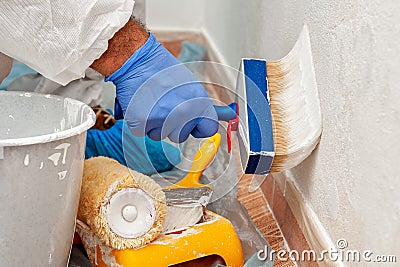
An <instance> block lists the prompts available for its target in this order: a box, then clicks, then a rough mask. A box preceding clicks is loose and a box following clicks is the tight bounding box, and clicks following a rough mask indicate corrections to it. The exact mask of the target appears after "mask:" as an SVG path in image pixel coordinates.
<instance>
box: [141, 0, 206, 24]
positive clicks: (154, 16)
mask: <svg viewBox="0 0 400 267" xmlns="http://www.w3.org/2000/svg"><path fill="white" fill-rule="evenodd" d="M203 11H204V2H203V0H200V1H199V0H184V1H182V0H167V1H163V0H146V24H147V26H148V28H149V29H151V30H189V31H199V30H200V29H201V27H202V25H203V19H204V16H203Z"/></svg>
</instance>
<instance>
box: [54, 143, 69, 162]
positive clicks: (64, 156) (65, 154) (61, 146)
mask: <svg viewBox="0 0 400 267" xmlns="http://www.w3.org/2000/svg"><path fill="white" fill-rule="evenodd" d="M70 146H71V144H70V143H62V144H60V145H58V146H57V147H56V148H55V149H63V150H64V152H63V158H62V164H63V165H65V159H66V157H67V151H68V148H69V147H70Z"/></svg>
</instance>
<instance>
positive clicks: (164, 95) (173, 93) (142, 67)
mask: <svg viewBox="0 0 400 267" xmlns="http://www.w3.org/2000/svg"><path fill="white" fill-rule="evenodd" d="M106 81H112V82H113V83H114V84H115V86H116V93H117V101H118V102H119V105H120V107H121V109H122V112H123V115H124V118H125V120H126V121H127V122H128V124H129V127H130V128H131V131H132V132H133V133H134V134H135V135H137V136H144V135H145V134H147V135H148V136H149V137H150V138H151V139H153V140H161V139H164V138H166V137H169V139H170V140H171V141H173V142H183V141H185V140H186V139H187V138H188V137H189V135H190V134H192V135H193V136H194V137H197V138H202V137H209V136H211V135H213V134H215V133H216V132H217V130H218V121H217V114H216V112H215V110H214V107H213V103H212V101H211V99H209V98H208V95H207V93H206V91H205V89H204V88H203V86H202V85H201V84H199V83H198V82H196V79H195V78H194V76H193V74H192V73H191V72H190V71H189V70H188V69H187V68H186V67H185V66H184V65H181V64H180V62H179V61H178V60H177V59H176V58H175V57H174V56H173V55H171V54H170V53H169V52H168V51H167V50H166V49H165V48H164V47H163V46H162V45H161V44H160V43H159V42H157V40H156V39H155V37H154V36H153V35H152V34H150V36H149V39H148V40H147V41H146V43H145V44H144V45H143V46H142V47H140V48H139V49H138V50H137V51H136V52H135V53H134V54H133V55H132V56H131V57H130V58H129V59H128V60H127V61H126V62H125V63H124V65H123V66H122V67H121V68H120V69H118V70H117V71H115V72H114V73H113V74H111V75H110V76H109V77H107V78H106Z"/></svg>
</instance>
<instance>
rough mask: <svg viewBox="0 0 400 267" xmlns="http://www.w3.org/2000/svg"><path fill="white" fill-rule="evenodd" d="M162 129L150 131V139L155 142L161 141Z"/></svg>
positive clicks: (148, 133)
mask: <svg viewBox="0 0 400 267" xmlns="http://www.w3.org/2000/svg"><path fill="white" fill-rule="evenodd" d="M161 134H162V128H161V127H159V128H154V129H151V130H150V131H148V132H147V135H148V136H149V137H150V139H152V140H154V141H161V140H162V139H163V138H162V135H161Z"/></svg>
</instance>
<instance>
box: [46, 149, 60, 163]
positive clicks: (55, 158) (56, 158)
mask: <svg viewBox="0 0 400 267" xmlns="http://www.w3.org/2000/svg"><path fill="white" fill-rule="evenodd" d="M60 157H61V153H59V152H58V153H54V154H53V155H51V156H50V157H48V159H49V160H51V161H52V162H53V163H54V166H58V161H59V160H60Z"/></svg>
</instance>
